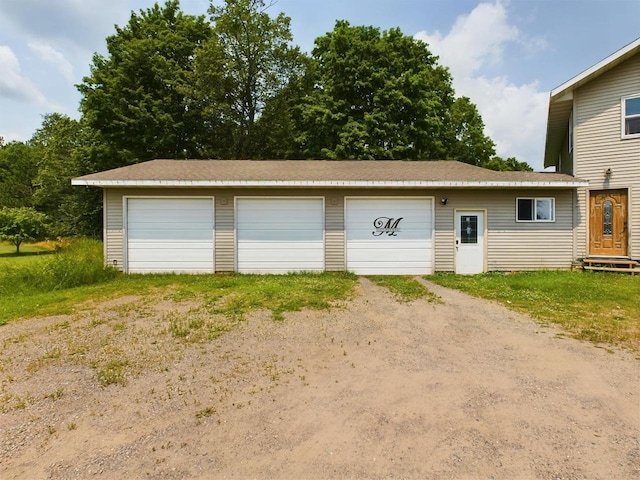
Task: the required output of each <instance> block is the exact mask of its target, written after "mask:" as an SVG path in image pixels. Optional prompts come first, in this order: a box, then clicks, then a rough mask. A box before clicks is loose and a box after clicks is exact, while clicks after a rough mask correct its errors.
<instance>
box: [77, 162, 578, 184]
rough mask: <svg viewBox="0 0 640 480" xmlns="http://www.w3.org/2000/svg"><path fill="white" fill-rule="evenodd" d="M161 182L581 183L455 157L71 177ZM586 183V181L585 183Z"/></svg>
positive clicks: (155, 167)
mask: <svg viewBox="0 0 640 480" xmlns="http://www.w3.org/2000/svg"><path fill="white" fill-rule="evenodd" d="M143 182H144V184H147V185H148V184H149V183H150V182H158V183H163V184H166V183H167V182H172V183H174V182H176V183H182V182H185V183H190V182H193V183H196V184H203V183H207V182H211V183H219V182H226V183H234V182H322V183H328V182H349V183H352V182H455V183H459V182H471V183H477V182H489V183H496V182H500V183H502V182H516V183H521V182H524V183H530V182H536V183H538V182H540V183H542V182H544V183H546V182H551V183H553V184H560V185H557V186H562V184H565V183H566V184H567V185H566V186H578V185H576V184H575V183H576V182H581V181H580V180H578V179H576V178H575V177H573V176H571V175H566V174H560V173H540V172H496V171H493V170H487V169H484V168H480V167H476V166H473V165H468V164H466V163H460V162H456V161H406V160H340V161H331V160H151V161H148V162H143V163H138V164H135V165H130V166H127V167H121V168H116V169H113V170H107V171H104V172H98V173H94V174H91V175H85V176H83V177H79V178H77V179H74V180H73V183H74V184H75V185H98V186H110V185H116V184H126V185H136V184H140V185H142V184H143ZM582 183H584V182H582Z"/></svg>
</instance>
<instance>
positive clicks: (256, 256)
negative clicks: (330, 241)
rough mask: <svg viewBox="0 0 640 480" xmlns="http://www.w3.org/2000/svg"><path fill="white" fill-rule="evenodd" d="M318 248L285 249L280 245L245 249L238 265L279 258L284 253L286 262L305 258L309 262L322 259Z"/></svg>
mask: <svg viewBox="0 0 640 480" xmlns="http://www.w3.org/2000/svg"><path fill="white" fill-rule="evenodd" d="M318 250H319V248H317V247H314V248H298V249H288V250H287V249H286V248H282V247H278V248H264V249H262V248H261V249H260V250H259V251H258V250H247V251H246V252H245V253H244V255H243V257H242V260H241V261H239V262H238V265H250V264H252V263H254V262H261V261H264V259H265V258H274V257H278V258H280V256H281V255H285V254H286V263H289V264H290V263H292V262H302V261H305V259H308V260H309V261H310V262H313V261H316V262H318V261H320V262H321V261H322V260H323V258H324V255H322V254H321V253H318ZM280 261H281V262H285V260H280Z"/></svg>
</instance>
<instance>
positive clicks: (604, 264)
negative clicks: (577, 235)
mask: <svg viewBox="0 0 640 480" xmlns="http://www.w3.org/2000/svg"><path fill="white" fill-rule="evenodd" d="M582 268H583V269H584V270H593V271H597V272H622V273H630V274H631V275H635V274H636V273H637V274H640V264H639V263H638V262H636V261H635V260H631V259H629V258H616V257H585V258H583V259H582Z"/></svg>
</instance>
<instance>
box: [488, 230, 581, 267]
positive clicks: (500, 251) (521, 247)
mask: <svg viewBox="0 0 640 480" xmlns="http://www.w3.org/2000/svg"><path fill="white" fill-rule="evenodd" d="M571 240H572V232H571V230H570V229H567V230H563V231H558V230H536V231H535V234H533V233H532V232H525V231H496V232H493V231H489V234H488V243H487V255H488V259H487V267H488V269H489V270H500V271H505V270H538V269H541V268H551V269H563V268H569V267H570V266H571V260H572V251H571Z"/></svg>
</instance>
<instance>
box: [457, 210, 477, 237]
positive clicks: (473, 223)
mask: <svg viewBox="0 0 640 480" xmlns="http://www.w3.org/2000/svg"><path fill="white" fill-rule="evenodd" d="M460 242H461V243H478V216H477V215H461V216H460Z"/></svg>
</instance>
